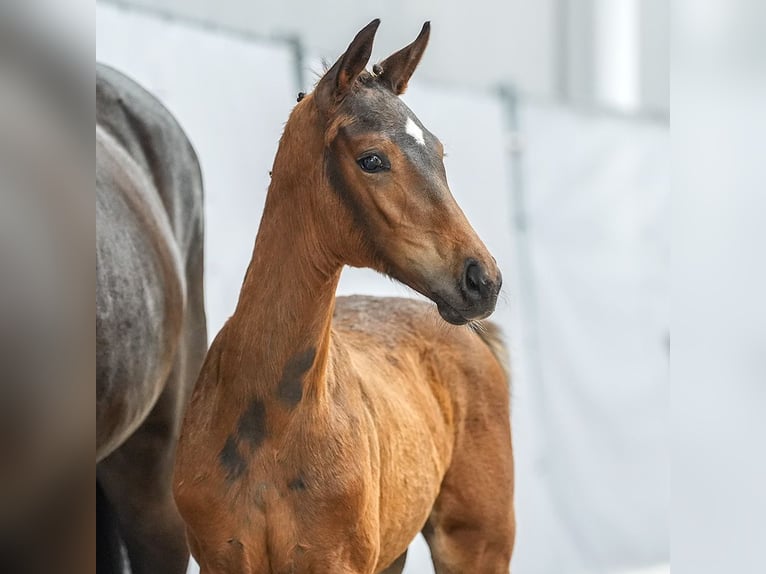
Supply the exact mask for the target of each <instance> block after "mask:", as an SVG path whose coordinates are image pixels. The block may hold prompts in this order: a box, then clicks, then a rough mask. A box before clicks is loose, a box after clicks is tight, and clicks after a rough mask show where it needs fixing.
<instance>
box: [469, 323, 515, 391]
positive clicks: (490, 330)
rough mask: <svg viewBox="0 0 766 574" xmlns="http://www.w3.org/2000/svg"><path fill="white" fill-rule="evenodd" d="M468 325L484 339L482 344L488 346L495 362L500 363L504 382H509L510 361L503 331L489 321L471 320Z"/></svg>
mask: <svg viewBox="0 0 766 574" xmlns="http://www.w3.org/2000/svg"><path fill="white" fill-rule="evenodd" d="M470 325H471V328H472V329H473V331H474V332H475V333H476V334H477V335H478V336H479V337H481V340H482V341H484V344H485V345H487V347H489V350H490V351H492V354H493V355H494V356H495V359H497V362H498V363H500V366H501V367H502V368H503V373H504V374H505V380H506V382H509V383H510V380H511V361H510V358H509V356H508V348H507V347H506V346H505V342H504V341H503V332H502V331H501V330H500V327H498V326H497V325H496V324H495V323H492V322H491V321H472V322H471V323H470Z"/></svg>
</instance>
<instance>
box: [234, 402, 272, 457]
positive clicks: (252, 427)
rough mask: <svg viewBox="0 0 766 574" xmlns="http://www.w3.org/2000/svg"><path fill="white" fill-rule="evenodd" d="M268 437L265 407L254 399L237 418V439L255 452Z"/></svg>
mask: <svg viewBox="0 0 766 574" xmlns="http://www.w3.org/2000/svg"><path fill="white" fill-rule="evenodd" d="M267 436H268V429H267V428H266V407H265V405H264V404H263V401H262V400H260V399H255V400H253V402H251V403H250V406H249V407H248V408H247V410H246V411H245V412H244V413H242V416H241V417H239V424H238V425H237V438H238V439H239V440H240V441H241V442H246V443H248V444H249V445H250V448H252V449H253V450H255V449H256V448H258V447H259V446H261V443H262V442H263V441H264V440H265V439H266V437H267Z"/></svg>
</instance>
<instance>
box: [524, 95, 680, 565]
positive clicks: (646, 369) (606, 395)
mask: <svg viewBox="0 0 766 574" xmlns="http://www.w3.org/2000/svg"><path fill="white" fill-rule="evenodd" d="M520 118H521V132H522V140H523V141H524V142H525V145H524V154H523V160H522V167H523V170H524V177H523V182H524V186H525V189H524V193H525V197H526V201H525V203H526V206H518V208H520V209H522V208H524V209H525V210H526V215H527V219H528V229H529V231H528V234H527V235H526V236H525V237H522V236H517V240H519V241H521V240H524V241H525V242H526V246H527V249H528V255H529V263H530V265H529V267H522V268H517V269H516V273H520V274H523V275H524V276H523V277H522V280H523V283H522V286H523V287H525V288H526V290H527V291H526V292H524V293H522V294H521V301H522V305H523V310H522V319H523V320H524V321H522V323H524V322H526V323H529V322H530V321H533V322H534V334H533V336H534V339H535V340H534V341H530V340H525V341H524V342H523V345H524V351H523V352H522V356H523V358H524V362H525V363H526V367H527V369H525V370H524V372H525V374H526V375H527V379H526V380H525V381H524V382H523V383H524V384H523V388H524V389H525V390H526V391H527V392H528V393H529V394H528V395H526V396H525V399H526V400H527V402H525V404H524V405H523V406H520V405H519V404H518V401H517V403H516V408H517V411H521V412H523V414H524V416H525V417H531V418H532V421H531V424H530V425H529V427H528V430H529V432H531V433H534V435H535V436H534V440H533V441H532V450H533V453H531V454H532V460H534V472H533V473H532V474H527V473H522V472H521V470H520V471H519V472H520V475H521V476H520V478H521V481H520V482H521V484H520V492H519V495H520V496H519V498H520V500H519V502H520V506H521V508H520V516H521V518H522V519H530V520H529V522H528V523H525V522H521V524H520V538H519V545H518V552H517V555H516V563H517V564H518V566H519V570H518V571H519V572H523V573H538V572H539V573H556V572H567V573H579V572H614V571H620V570H628V569H630V568H631V567H633V568H635V567H637V566H649V565H651V564H657V563H660V562H666V561H667V560H668V559H669V540H668V537H669V526H668V516H667V510H668V503H669V451H668V440H667V439H668V436H667V431H668V408H669V401H668V398H669V386H668V304H667V296H668V283H667V268H668V256H669V248H668V232H669V226H668V221H667V217H666V213H667V203H668V192H669V165H668V150H669V148H668V144H669V142H668V130H667V127H666V126H662V125H658V124H652V123H646V124H642V123H637V122H634V121H626V120H623V119H617V118H605V117H600V116H592V115H586V114H577V113H573V112H571V111H567V110H565V109H559V108H554V107H544V106H532V105H526V106H522V108H521V110H520ZM530 289H531V290H532V293H531V295H532V297H530V296H529V295H530V292H529V290H530ZM524 326H526V327H528V328H527V329H520V332H522V333H525V332H526V333H527V334H529V331H530V329H529V327H530V325H522V327H524ZM525 438H526V437H524V438H522V439H521V440H524V439H525ZM519 439H520V437H519V436H518V435H517V441H518V440H519ZM527 462H529V460H526V457H525V460H524V461H522V465H523V464H525V463H527ZM532 480H533V481H534V482H535V484H534V485H531V486H530V489H529V491H524V489H523V488H521V486H522V485H524V484H527V483H528V482H530V481H532ZM526 493H528V494H530V496H531V499H527V498H526V497H525V494H526ZM532 506H534V508H532Z"/></svg>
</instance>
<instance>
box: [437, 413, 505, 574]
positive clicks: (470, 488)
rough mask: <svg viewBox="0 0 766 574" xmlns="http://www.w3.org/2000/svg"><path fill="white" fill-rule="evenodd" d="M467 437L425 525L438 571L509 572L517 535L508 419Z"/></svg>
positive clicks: (440, 573)
mask: <svg viewBox="0 0 766 574" xmlns="http://www.w3.org/2000/svg"><path fill="white" fill-rule="evenodd" d="M476 431H477V432H474V433H473V434H470V435H468V436H464V437H462V441H461V442H462V444H461V446H460V448H458V449H457V450H456V451H455V453H454V456H453V461H452V463H451V465H450V468H449V470H448V471H447V474H446V476H445V477H444V481H443V482H442V489H441V491H440V493H439V497H438V498H437V500H436V503H435V504H434V508H433V511H432V513H431V516H430V517H429V519H428V522H427V523H426V526H425V527H424V528H423V535H424V536H425V539H426V542H428V546H429V547H430V549H431V556H432V558H433V562H434V568H435V570H436V573H437V574H460V573H465V572H482V573H484V574H508V572H509V568H510V560H511V553H512V551H513V544H514V539H515V534H516V522H515V516H514V508H513V454H512V451H511V444H510V428H509V425H508V421H507V420H506V421H497V423H496V426H495V425H489V426H487V427H484V428H479V429H476Z"/></svg>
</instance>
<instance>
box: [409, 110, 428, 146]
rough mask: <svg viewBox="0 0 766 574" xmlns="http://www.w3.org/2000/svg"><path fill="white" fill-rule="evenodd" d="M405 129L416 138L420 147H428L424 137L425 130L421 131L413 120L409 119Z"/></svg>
mask: <svg viewBox="0 0 766 574" xmlns="http://www.w3.org/2000/svg"><path fill="white" fill-rule="evenodd" d="M404 129H405V130H406V131H407V133H408V134H410V135H411V136H412V137H413V138H415V141H416V142H418V143H419V144H420V145H423V146H424V145H426V140H425V138H424V137H423V130H421V129H420V127H419V126H418V124H416V123H415V122H414V121H413V120H412V118H410V117H408V118H407V125H406V126H404Z"/></svg>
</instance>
